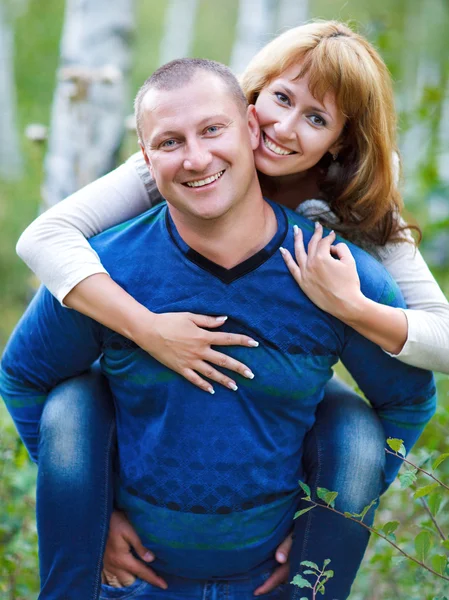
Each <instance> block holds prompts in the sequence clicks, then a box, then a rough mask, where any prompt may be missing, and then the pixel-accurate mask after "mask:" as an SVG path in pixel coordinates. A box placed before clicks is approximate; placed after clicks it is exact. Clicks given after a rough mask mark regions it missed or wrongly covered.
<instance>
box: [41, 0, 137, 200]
mask: <svg viewBox="0 0 449 600" xmlns="http://www.w3.org/2000/svg"><path fill="white" fill-rule="evenodd" d="M133 8H134V6H133V0H114V1H113V2H110V1H109V0H67V3H66V14H65V22H64V30H63V36H62V43H61V58H60V68H59V72H58V82H57V86H56V90H55V95H54V99H53V108H52V117H51V125H50V137H49V147H48V153H47V157H46V160H45V181H44V186H43V190H42V196H43V207H42V208H43V210H45V209H46V208H48V207H49V206H52V205H54V204H55V203H57V202H59V201H60V200H62V199H63V198H65V197H66V196H68V195H69V194H71V193H73V192H74V191H76V190H77V189H79V188H80V187H82V186H83V185H86V184H87V183H89V182H90V181H93V180H94V179H96V178H98V177H99V176H101V175H103V174H104V173H106V172H107V171H109V170H110V169H111V168H112V167H113V166H114V158H115V155H116V153H117V151H118V149H119V146H120V143H121V141H122V138H123V133H124V119H125V115H126V113H127V112H128V111H127V110H126V108H127V104H128V102H129V98H128V86H127V83H128V72H129V67H130V61H131V52H130V34H131V32H132V29H133V22H134V19H133V17H134V12H133Z"/></svg>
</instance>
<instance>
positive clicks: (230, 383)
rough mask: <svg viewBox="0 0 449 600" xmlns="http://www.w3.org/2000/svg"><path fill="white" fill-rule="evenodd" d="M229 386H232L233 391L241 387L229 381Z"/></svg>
mask: <svg viewBox="0 0 449 600" xmlns="http://www.w3.org/2000/svg"><path fill="white" fill-rule="evenodd" d="M228 388H230V389H231V390H232V391H233V392H236V391H237V390H238V389H239V388H238V387H237V386H236V385H235V383H232V381H231V382H229V383H228Z"/></svg>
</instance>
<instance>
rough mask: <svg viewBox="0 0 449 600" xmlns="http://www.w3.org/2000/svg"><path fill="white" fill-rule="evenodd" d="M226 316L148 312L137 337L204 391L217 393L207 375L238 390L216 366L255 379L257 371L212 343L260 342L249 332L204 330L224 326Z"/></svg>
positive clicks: (148, 350)
mask: <svg viewBox="0 0 449 600" xmlns="http://www.w3.org/2000/svg"><path fill="white" fill-rule="evenodd" d="M226 319H227V317H224V316H223V317H208V316H205V315H195V314H192V313H187V312H183V313H163V314H155V313H150V312H148V311H147V315H146V318H145V319H144V320H143V321H142V320H141V321H140V327H139V332H138V334H136V335H134V336H133V339H134V341H135V342H136V344H138V345H139V346H140V347H141V348H143V349H144V350H146V351H147V352H148V353H149V354H151V355H152V356H153V357H154V358H156V359H157V360H158V361H159V362H161V363H162V364H164V365H165V366H166V367H169V368H170V369H172V370H173V371H176V372H177V373H179V374H180V375H182V376H183V377H185V378H186V379H187V380H188V381H190V382H191V383H193V384H194V385H197V386H198V387H199V388H201V389H202V390H204V391H206V392H209V393H211V394H213V393H214V389H213V387H212V386H211V384H210V383H209V382H207V381H206V380H205V379H203V378H202V377H201V375H204V376H205V377H208V378H209V379H212V380H213V381H216V382H217V383H221V384H222V385H224V386H225V387H227V388H230V389H231V390H234V391H235V390H237V384H236V382H235V381H234V380H233V379H231V378H230V377H228V376H227V375H225V374H224V373H221V372H220V371H218V370H217V369H215V368H214V367H213V366H212V365H217V366H219V367H223V368H225V369H229V370H230V371H236V372H237V373H240V375H242V376H243V377H246V378H248V379H252V378H253V377H254V374H253V373H252V372H251V370H250V369H249V368H248V367H247V366H246V365H244V364H243V363H241V362H239V361H238V360H234V359H233V358H231V357H230V356H227V355H226V354H223V353H221V352H217V351H216V350H213V349H212V347H211V346H251V347H256V346H258V345H259V344H258V342H256V341H255V340H253V339H251V338H250V337H248V336H247V335H240V334H236V333H223V332H212V331H207V330H206V329H204V327H207V328H210V329H213V328H216V327H220V326H221V325H223V323H224V322H225V321H226Z"/></svg>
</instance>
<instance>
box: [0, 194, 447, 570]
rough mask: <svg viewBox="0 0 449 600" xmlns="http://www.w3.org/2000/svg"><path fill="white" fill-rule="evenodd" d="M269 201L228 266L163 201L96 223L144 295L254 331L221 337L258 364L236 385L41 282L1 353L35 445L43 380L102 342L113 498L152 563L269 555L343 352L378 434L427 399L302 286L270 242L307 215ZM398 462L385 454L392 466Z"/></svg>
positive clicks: (424, 375)
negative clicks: (113, 423)
mask: <svg viewBox="0 0 449 600" xmlns="http://www.w3.org/2000/svg"><path fill="white" fill-rule="evenodd" d="M272 208H273V210H274V212H275V215H276V218H277V221H278V229H277V233H276V235H275V236H274V237H273V239H272V240H271V241H270V242H269V243H268V244H267V246H266V247H265V248H263V249H262V250H260V251H259V252H257V253H256V254H255V255H254V256H252V257H251V258H249V259H247V260H245V261H244V262H243V263H241V264H239V265H237V266H235V267H233V268H232V269H224V268H223V267H221V266H219V265H217V264H215V263H213V262H211V261H210V260H208V259H206V258H205V257H203V256H201V255H200V254H198V253H197V252H196V251H195V250H194V249H192V248H189V247H188V246H187V245H186V244H185V242H184V241H183V240H182V239H181V237H180V236H179V234H178V232H177V230H176V227H175V225H174V223H173V221H172V220H171V217H170V213H169V210H168V209H167V206H166V205H165V204H164V205H159V207H157V208H155V209H152V210H151V211H149V212H147V213H145V214H143V215H142V216H140V217H138V218H136V219H134V220H132V221H129V222H126V223H124V224H123V225H121V226H117V227H115V228H113V229H111V230H109V231H106V232H104V233H102V234H100V235H99V236H97V237H96V238H94V239H92V247H93V248H94V250H95V251H96V252H97V253H98V255H99V256H100V257H101V260H102V262H103V264H104V265H105V267H106V269H107V270H108V271H109V272H110V273H111V275H112V276H113V277H114V279H115V280H116V281H117V282H118V283H119V284H120V285H121V286H123V287H124V288H125V289H126V290H127V291H128V292H129V293H130V294H132V295H133V296H134V297H135V298H136V299H137V300H138V301H139V302H141V303H142V304H144V305H145V306H147V307H148V308H149V309H151V310H152V311H155V312H166V311H175V312H176V311H191V312H195V313H209V314H211V313H212V314H216V315H221V314H227V315H229V318H228V320H227V321H226V323H225V325H224V326H223V329H224V330H225V331H229V332H240V333H246V334H248V335H250V336H251V337H253V338H254V339H256V340H258V341H259V342H260V346H259V348H257V349H256V350H254V349H249V348H245V347H233V348H230V349H229V353H230V354H231V355H232V356H233V357H235V358H236V359H238V360H241V361H242V362H247V361H249V358H251V364H252V365H253V366H254V372H255V374H256V377H255V378H254V379H253V380H248V379H244V378H240V377H238V376H237V384H238V386H239V387H238V391H237V392H233V391H231V390H227V389H226V388H224V387H220V388H217V393H216V394H215V396H214V397H213V398H211V397H210V396H209V395H207V394H205V393H204V392H202V391H201V390H199V389H198V388H196V387H195V386H193V385H192V384H190V383H189V382H188V381H186V380H185V379H184V378H182V377H181V376H179V375H178V374H176V373H174V372H172V371H170V370H169V369H168V368H166V367H165V366H163V365H162V364H160V363H158V362H157V361H156V360H155V359H153V358H152V357H151V356H149V355H148V354H146V353H145V352H144V351H143V350H141V349H140V348H138V347H137V346H135V345H134V344H133V343H132V342H130V341H129V340H127V339H125V338H124V337H122V336H120V335H118V334H116V333H114V332H112V331H110V330H108V329H107V328H105V327H103V326H101V325H99V324H98V323H96V322H94V321H93V320H91V319H89V318H88V317H85V316H83V315H81V314H79V313H77V312H75V311H71V310H68V309H66V308H64V307H62V306H61V305H60V304H59V303H58V302H57V301H56V300H55V299H54V298H53V297H52V296H51V294H50V293H49V292H48V291H47V290H45V289H42V290H41V291H40V292H39V293H38V295H37V296H36V298H35V299H34V301H33V302H32V304H31V305H30V307H29V309H28V310H27V312H26V314H25V315H24V317H23V318H22V320H21V322H20V323H19V325H18V326H17V328H16V330H15V332H14V334H13V336H12V338H11V340H10V342H9V344H8V346H7V348H6V350H5V354H4V357H3V359H2V364H1V377H0V392H1V394H2V396H3V398H4V400H5V402H6V404H7V406H8V409H9V411H10V413H11V415H12V417H13V419H14V420H15V423H16V425H17V428H18V430H19V433H20V435H21V437H22V439H23V441H24V442H25V444H26V445H27V447H28V448H29V450H30V453H31V454H32V455H33V456H34V457H36V448H37V439H38V424H39V418H40V414H41V410H42V406H43V403H44V402H45V397H46V394H47V393H48V391H49V390H50V389H51V388H52V387H54V386H55V385H56V384H57V383H58V382H60V381H61V380H62V379H64V378H66V377H69V376H72V375H76V374H78V373H80V372H82V371H83V370H85V369H87V368H88V367H89V366H90V364H91V363H92V362H93V361H94V360H95V359H97V358H98V357H99V356H100V355H101V365H102V369H103V372H104V373H105V375H106V377H107V378H108V380H109V383H110V387H111V391H112V394H113V396H114V400H115V403H116V412H117V437H118V450H119V476H118V480H117V490H116V492H117V494H116V498H117V503H118V505H119V507H120V508H122V509H123V510H125V511H126V513H127V514H128V516H129V518H130V520H131V522H132V524H133V525H134V526H135V528H136V529H137V531H138V533H139V535H140V536H141V539H142V542H143V544H144V545H146V546H147V547H149V548H151V549H152V550H153V551H154V552H155V554H156V556H157V560H156V561H155V563H154V566H155V568H156V569H157V570H159V571H161V572H168V573H175V574H177V575H181V576H185V577H193V578H211V577H237V576H239V575H240V574H242V573H247V572H251V571H254V570H258V569H260V568H265V567H266V566H267V565H268V564H269V563H270V561H272V559H273V555H274V551H275V548H276V546H277V545H278V544H279V543H280V542H281V541H282V540H283V539H284V537H285V536H286V534H287V533H288V531H289V530H290V528H291V523H292V517H293V515H294V512H295V510H296V508H297V503H298V497H299V491H300V490H299V488H298V480H299V479H301V478H302V476H303V473H302V468H301V456H302V446H303V439H304V436H305V434H306V432H307V431H308V430H309V429H310V428H311V427H312V425H313V423H314V415H315V410H316V407H317V404H318V403H319V402H320V401H321V399H322V397H323V390H324V386H325V384H326V382H327V381H328V380H329V378H330V377H331V376H332V366H333V365H334V364H335V363H336V362H337V361H338V359H339V358H341V359H342V361H343V363H344V364H345V365H346V367H347V368H348V369H349V371H350V372H351V373H352V375H353V376H354V378H355V379H356V381H357V383H358V385H359V386H360V388H361V389H362V391H363V392H364V393H365V394H366V396H367V397H368V399H369V400H371V401H372V402H373V403H374V404H375V406H376V408H377V410H378V414H379V415H380V417H381V418H382V421H383V426H384V428H385V431H386V435H391V436H393V437H401V438H402V439H403V440H404V442H405V445H406V447H407V448H410V447H411V446H412V445H413V443H414V442H415V441H416V439H417V437H418V436H419V434H420V433H421V431H422V428H423V426H424V425H425V423H426V422H427V421H428V419H429V418H430V417H431V415H432V414H433V412H434V409H435V387H434V381H433V377H432V375H431V373H429V372H428V371H424V370H420V369H416V368H413V367H410V366H407V365H405V364H403V363H400V362H399V361H397V360H395V359H393V358H391V357H390V356H388V355H387V354H385V353H384V352H383V351H382V350H381V349H380V348H378V347H377V346H375V345H374V344H372V343H371V342H369V341H368V340H366V339H365V338H363V337H361V336H360V335H358V334H357V333H356V332H355V331H354V330H352V329H350V328H349V327H347V326H345V325H344V324H343V323H341V322H340V321H338V320H337V319H335V318H334V317H332V316H330V315H329V314H327V313H324V312H323V311H321V310H320V309H319V308H317V307H316V306H315V305H314V304H313V303H312V302H311V301H310V300H309V299H308V298H307V297H306V296H305V295H304V294H303V293H302V291H301V290H300V289H299V288H298V286H297V284H296V283H295V281H294V280H293V278H292V277H291V275H290V273H289V272H288V270H287V268H286V266H285V263H284V260H283V258H282V256H281V254H280V252H279V247H280V246H285V247H286V248H288V249H289V250H290V251H293V243H294V241H293V231H292V225H293V224H295V223H296V224H297V225H298V226H299V227H301V229H302V230H303V233H304V238H305V241H306V242H307V241H308V240H309V239H310V236H311V235H312V233H313V229H314V228H313V223H311V222H310V221H307V220H306V219H304V218H302V217H300V216H299V215H297V214H296V213H294V212H291V211H287V210H284V209H282V208H281V207H279V206H278V205H275V204H273V205H272ZM351 251H352V252H353V255H354V257H355V259H356V261H357V266H358V271H359V275H360V280H361V286H362V291H363V293H364V294H365V295H366V296H367V297H369V298H372V299H373V300H375V301H377V302H382V303H386V304H389V305H391V306H403V300H402V298H401V295H400V293H399V291H398V288H397V286H396V285H395V283H394V282H393V280H392V279H391V278H390V276H389V275H388V274H387V272H386V271H385V270H384V268H383V267H382V266H381V265H380V264H379V263H378V262H377V261H375V260H374V259H373V258H372V257H370V256H369V255H368V254H366V253H365V252H363V251H362V250H360V249H358V248H356V247H354V246H351ZM250 353H251V357H250V356H249V355H250ZM398 463H399V461H397V459H393V460H390V462H389V463H388V465H387V480H388V481H391V479H392V478H393V477H394V475H395V473H396V471H397V469H398V466H399V464H398Z"/></svg>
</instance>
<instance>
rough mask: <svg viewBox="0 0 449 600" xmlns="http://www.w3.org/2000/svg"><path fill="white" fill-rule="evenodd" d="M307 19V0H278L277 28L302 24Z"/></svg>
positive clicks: (279, 29)
mask: <svg viewBox="0 0 449 600" xmlns="http://www.w3.org/2000/svg"><path fill="white" fill-rule="evenodd" d="M307 19H309V2H308V0H279V7H278V16H277V30H278V32H281V31H283V30H284V29H289V28H290V27H296V26H297V25H302V24H303V23H305V22H306V21H307Z"/></svg>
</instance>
